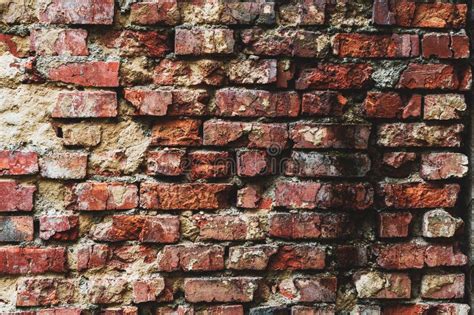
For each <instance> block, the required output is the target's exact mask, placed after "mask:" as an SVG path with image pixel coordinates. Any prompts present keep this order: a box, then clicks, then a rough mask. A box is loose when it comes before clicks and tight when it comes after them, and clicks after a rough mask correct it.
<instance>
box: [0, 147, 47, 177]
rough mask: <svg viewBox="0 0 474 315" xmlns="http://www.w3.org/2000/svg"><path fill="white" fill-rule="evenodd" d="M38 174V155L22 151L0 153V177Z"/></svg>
mask: <svg viewBox="0 0 474 315" xmlns="http://www.w3.org/2000/svg"><path fill="white" fill-rule="evenodd" d="M37 172H38V154H36V153H35V152H23V151H7V150H5V151H0V176H2V175H8V176H12V175H32V174H36V173H37Z"/></svg>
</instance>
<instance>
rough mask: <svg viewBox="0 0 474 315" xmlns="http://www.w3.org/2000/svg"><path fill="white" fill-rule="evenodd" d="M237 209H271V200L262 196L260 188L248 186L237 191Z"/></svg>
mask: <svg viewBox="0 0 474 315" xmlns="http://www.w3.org/2000/svg"><path fill="white" fill-rule="evenodd" d="M237 207H240V208H245V209H256V208H259V207H262V208H266V207H268V208H270V207H271V200H269V199H268V198H266V197H264V196H262V190H261V188H260V187H258V186H256V185H247V186H245V187H243V188H241V189H239V190H238V191H237Z"/></svg>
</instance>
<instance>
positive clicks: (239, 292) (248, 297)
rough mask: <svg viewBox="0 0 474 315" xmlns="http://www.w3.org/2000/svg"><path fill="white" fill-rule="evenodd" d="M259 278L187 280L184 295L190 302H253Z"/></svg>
mask: <svg viewBox="0 0 474 315" xmlns="http://www.w3.org/2000/svg"><path fill="white" fill-rule="evenodd" d="M258 280H259V278H250V277H240V278H237V277H236V278H187V279H185V280H184V294H185V299H186V300H187V301H188V302H191V303H196V302H252V301H253V299H254V294H255V291H256V290H257V288H258Z"/></svg>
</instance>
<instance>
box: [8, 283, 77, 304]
mask: <svg viewBox="0 0 474 315" xmlns="http://www.w3.org/2000/svg"><path fill="white" fill-rule="evenodd" d="M77 285H78V283H77V282H76V281H74V280H70V279H60V278H25V279H22V280H20V281H19V283H18V284H17V295H16V305H17V306H47V305H58V304H65V303H74V302H75V301H76V300H77V289H76V288H77Z"/></svg>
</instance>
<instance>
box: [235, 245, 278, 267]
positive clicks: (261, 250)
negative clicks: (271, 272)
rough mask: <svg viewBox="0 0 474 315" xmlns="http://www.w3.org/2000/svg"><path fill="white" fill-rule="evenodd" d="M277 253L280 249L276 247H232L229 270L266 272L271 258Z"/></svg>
mask: <svg viewBox="0 0 474 315" xmlns="http://www.w3.org/2000/svg"><path fill="white" fill-rule="evenodd" d="M277 251H278V247H277V246H275V245H256V246H250V247H245V246H234V247H230V248H229V258H228V260H227V268H228V269H235V270H265V269H266V268H267V266H268V262H269V260H270V258H271V257H272V256H273V255H275V254H276V253H277Z"/></svg>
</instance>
